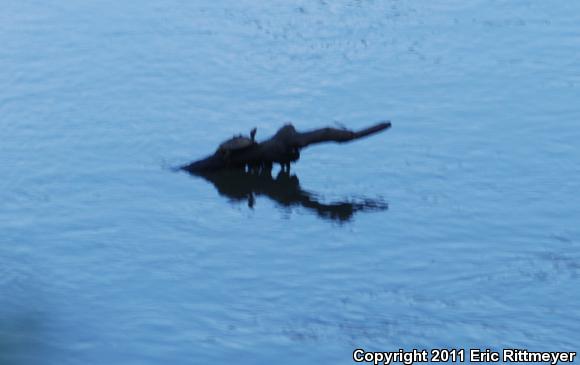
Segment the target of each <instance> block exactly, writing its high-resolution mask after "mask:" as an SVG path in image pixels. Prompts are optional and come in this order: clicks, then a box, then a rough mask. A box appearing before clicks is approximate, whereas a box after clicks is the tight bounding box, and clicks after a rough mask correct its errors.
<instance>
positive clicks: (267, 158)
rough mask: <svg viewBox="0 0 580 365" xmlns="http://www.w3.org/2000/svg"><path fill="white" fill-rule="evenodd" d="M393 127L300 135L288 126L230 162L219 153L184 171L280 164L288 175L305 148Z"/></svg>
mask: <svg viewBox="0 0 580 365" xmlns="http://www.w3.org/2000/svg"><path fill="white" fill-rule="evenodd" d="M390 127H391V122H382V123H379V124H376V125H374V126H371V127H369V128H365V129H362V130H360V131H356V132H355V131H351V130H348V129H338V128H329V127H328V128H320V129H315V130H312V131H307V132H298V131H296V129H295V128H294V126H293V125H292V124H286V125H285V126H283V127H282V128H280V129H279V130H278V132H276V134H275V135H274V136H272V137H271V138H270V139H267V140H265V141H263V142H261V143H256V144H255V145H253V146H251V147H250V148H246V149H244V150H242V151H235V153H232V154H231V155H229V156H227V158H226V157H224V156H223V154H220V153H217V152H216V153H214V154H213V155H210V156H207V157H206V158H203V159H201V160H198V161H195V162H192V163H190V164H188V165H185V166H182V167H181V168H182V169H183V170H186V171H188V172H190V173H203V172H209V171H218V170H221V169H225V168H245V167H249V168H252V169H265V170H271V168H272V164H273V163H279V164H281V166H282V168H283V169H284V168H285V169H286V171H288V170H289V169H290V163H291V162H295V161H297V160H298V159H299V158H300V150H301V149H302V148H305V147H307V146H309V145H312V144H316V143H323V142H338V143H345V142H349V141H353V140H356V139H360V138H363V137H367V136H370V135H372V134H375V133H379V132H381V131H383V130H386V129H388V128H390Z"/></svg>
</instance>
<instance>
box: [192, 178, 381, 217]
mask: <svg viewBox="0 0 580 365" xmlns="http://www.w3.org/2000/svg"><path fill="white" fill-rule="evenodd" d="M197 176H201V177H203V178H204V179H206V180H208V181H210V182H211V183H213V184H214V186H215V187H216V189H217V190H218V192H219V193H220V195H224V196H227V197H228V198H230V199H232V200H235V201H241V200H244V201H245V200H247V202H248V206H249V207H250V208H253V206H254V202H255V197H256V196H259V195H263V196H266V197H268V198H270V199H272V200H273V201H275V202H276V203H278V204H279V205H280V206H283V207H292V206H302V207H305V208H307V209H310V210H313V211H315V212H316V214H318V216H320V217H322V218H324V219H330V220H337V221H340V222H344V221H348V220H350V219H351V218H352V217H353V215H354V213H356V212H359V211H380V210H386V209H387V208H388V205H387V203H386V202H384V201H383V200H382V199H356V200H352V199H351V200H347V201H340V202H335V203H329V204H326V203H322V202H320V199H318V198H317V197H316V195H315V194H313V193H310V192H308V191H305V190H302V188H301V187H300V182H299V181H298V177H297V176H296V175H290V174H289V173H288V172H282V171H280V172H279V173H278V175H277V176H276V178H274V177H272V175H271V173H270V172H268V171H262V172H260V173H256V172H247V171H244V170H243V169H239V170H224V171H220V172H213V173H206V174H200V175H197Z"/></svg>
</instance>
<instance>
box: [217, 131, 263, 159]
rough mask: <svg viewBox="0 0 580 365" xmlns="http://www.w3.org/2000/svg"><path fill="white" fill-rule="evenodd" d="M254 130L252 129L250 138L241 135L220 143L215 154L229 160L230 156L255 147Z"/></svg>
mask: <svg viewBox="0 0 580 365" xmlns="http://www.w3.org/2000/svg"><path fill="white" fill-rule="evenodd" d="M255 137H256V128H254V129H252V130H251V132H250V137H249V138H248V137H246V136H243V135H241V134H239V135H237V136H234V137H232V138H230V139H228V140H227V141H224V142H222V143H221V144H220V145H219V147H218V149H217V151H216V153H217V154H220V155H221V156H222V157H223V158H224V159H225V160H230V159H231V157H232V155H233V154H235V153H238V152H242V151H245V150H247V149H248V148H250V147H252V146H254V145H256V144H257V143H256V141H255Z"/></svg>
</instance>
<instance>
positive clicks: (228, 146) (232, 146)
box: [218, 136, 256, 153]
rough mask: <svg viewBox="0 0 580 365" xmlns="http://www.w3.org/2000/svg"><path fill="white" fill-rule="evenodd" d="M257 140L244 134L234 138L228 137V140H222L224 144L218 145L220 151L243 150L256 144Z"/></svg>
mask: <svg viewBox="0 0 580 365" xmlns="http://www.w3.org/2000/svg"><path fill="white" fill-rule="evenodd" d="M255 143H256V142H254V141H253V140H251V139H250V138H248V137H244V136H235V137H233V138H230V139H228V140H227V141H224V142H222V144H220V145H219V147H218V152H222V153H227V152H233V151H237V150H243V149H245V148H248V147H250V146H252V145H254V144H255Z"/></svg>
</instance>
